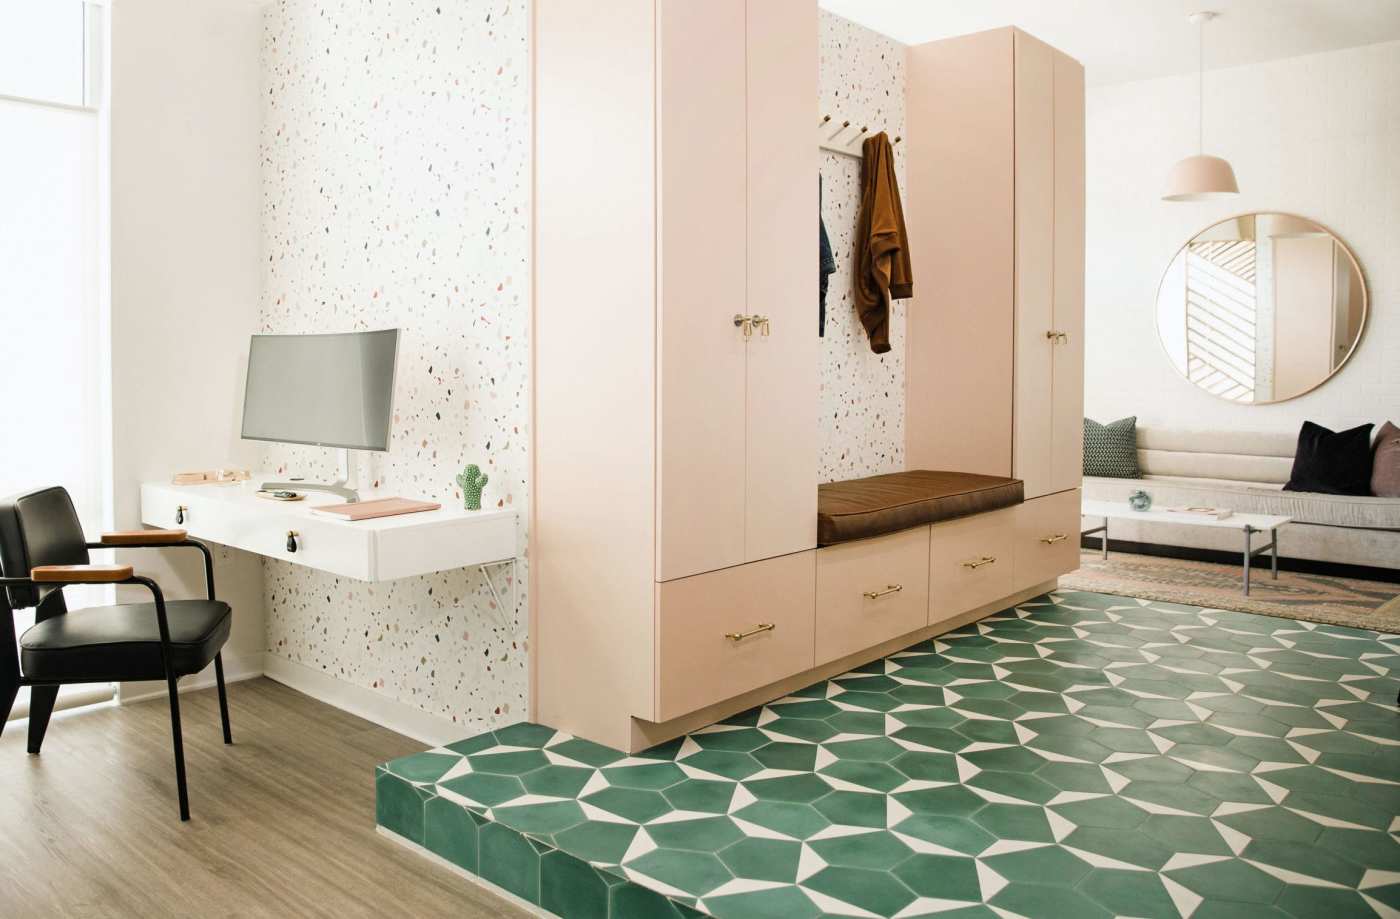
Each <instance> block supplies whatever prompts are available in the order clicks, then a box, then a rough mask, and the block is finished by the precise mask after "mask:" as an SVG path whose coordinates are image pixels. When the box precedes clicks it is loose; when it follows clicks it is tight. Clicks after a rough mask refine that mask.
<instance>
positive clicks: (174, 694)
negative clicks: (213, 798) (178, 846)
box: [166, 676, 190, 820]
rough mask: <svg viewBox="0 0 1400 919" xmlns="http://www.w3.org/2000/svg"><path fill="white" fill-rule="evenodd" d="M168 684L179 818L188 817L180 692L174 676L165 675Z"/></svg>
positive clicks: (188, 807) (186, 818) (188, 801)
mask: <svg viewBox="0 0 1400 919" xmlns="http://www.w3.org/2000/svg"><path fill="white" fill-rule="evenodd" d="M166 682H167V683H168V684H169V686H170V734H171V737H172V738H173V739H174V741H175V785H176V786H177V787H178V789H179V791H180V819H181V820H188V819H190V795H189V791H188V790H187V789H186V788H185V743H184V739H183V738H182V737H181V736H180V693H179V691H178V690H177V689H176V688H175V677H174V676H168V677H166Z"/></svg>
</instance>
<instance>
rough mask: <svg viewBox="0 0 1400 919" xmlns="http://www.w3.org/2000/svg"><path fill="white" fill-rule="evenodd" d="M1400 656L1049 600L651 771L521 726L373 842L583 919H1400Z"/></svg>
mask: <svg viewBox="0 0 1400 919" xmlns="http://www.w3.org/2000/svg"><path fill="white" fill-rule="evenodd" d="M1397 678H1400V636H1394V635H1377V634H1376V633H1373V632H1362V631H1357V630H1353V629H1344V628H1336V627H1331V626H1321V625H1313V624H1310V623H1303V622H1292V621H1289V620H1282V619H1273V618H1268V617H1263V616H1253V615H1248V614H1243V613H1233V612H1220V611H1211V610H1200V609H1197V608H1195V607H1186V606H1177V605H1174V604H1169V603H1158V602H1147V601H1138V600H1130V599H1125V598H1122V597H1110V596H1106V595H1102V594H1090V593H1074V592H1058V593H1055V594H1051V595H1049V596H1046V597H1041V598H1038V599H1036V600H1033V601H1030V602H1027V603H1024V604H1022V605H1021V606H1019V607H1017V608H1015V609H1014V610H1008V611H1006V612H1005V613H1002V614H999V615H997V616H994V617H991V618H988V619H984V620H982V621H981V622H980V623H977V624H976V625H975V626H971V627H968V628H967V629H964V630H963V631H960V632H957V633H954V634H950V635H946V636H943V637H942V638H939V639H937V640H934V641H930V642H925V643H923V644H920V645H916V646H914V647H912V648H910V649H908V650H907V651H904V652H901V653H899V654H895V655H893V656H891V657H889V658H886V659H884V660H881V661H877V662H875V663H873V664H871V665H869V666H867V667H863V668H861V669H859V670H857V671H854V672H852V673H849V674H846V675H844V676H841V677H838V678H836V679H833V680H830V681H826V682H823V683H819V684H817V685H815V686H812V687H810V688H808V689H806V690H803V691H802V692H799V693H797V694H795V695H793V696H790V697H787V698H785V699H782V700H779V701H777V702H774V703H772V704H770V705H766V706H763V707H762V708H759V709H754V710H752V711H749V712H746V713H744V714H742V715H740V716H737V717H735V718H731V719H729V720H728V721H725V722H723V723H722V724H718V725H715V726H713V727H711V728H708V729H706V730H703V731H699V732H697V733H695V734H692V735H690V736H688V737H685V738H682V739H680V740H677V741H674V742H672V743H668V744H665V745H663V746H661V747H658V748H656V749H653V750H651V751H648V752H646V753H644V754H641V755H637V756H626V755H625V754H622V753H619V752H617V751H615V750H611V749H608V748H605V747H600V746H598V745H596V744H593V743H589V742H587V741H584V740H579V739H576V738H571V737H569V736H567V735H565V734H562V733H559V732H556V731H554V730H552V729H551V728H548V727H543V726H540V725H535V724H517V725H513V726H511V727H507V728H503V729H501V730H498V731H495V732H492V733H489V734H483V735H481V736H479V737H473V738H471V739H469V740H464V741H461V742H459V743H454V744H450V745H448V746H446V747H442V748H438V749H435V750H430V751H428V752H425V753H419V754H416V755H414V756H409V757H405V758H403V759H398V760H394V761H393V762H390V763H386V764H384V765H382V766H380V767H379V768H378V770H377V772H376V777H375V782H376V788H377V794H378V813H377V819H378V823H379V826H380V828H381V829H382V830H383V831H386V832H389V833H392V834H396V835H397V836H399V837H402V838H403V839H406V840H408V841H411V842H413V843H416V844H418V845H421V846H423V847H425V848H426V849H428V850H429V851H431V852H433V853H436V854H437V855H439V856H441V857H442V858H444V859H446V860H447V861H449V862H451V863H452V864H454V865H456V866H459V867H460V868H462V869H464V870H466V871H467V872H470V873H472V874H474V875H477V876H479V877H480V878H482V879H485V880H486V881H488V882H490V883H492V884H494V885H496V886H498V887H499V888H502V889H504V890H506V891H508V892H510V893H511V894H513V895H515V896H516V897H519V898H520V899H522V900H524V901H526V902H527V903H529V904H535V905H537V906H538V907H539V908H543V909H544V910H547V911H549V912H552V913H555V914H558V915H560V916H565V917H570V919H572V917H609V919H645V917H652V916H658V917H679V916H693V915H713V916H719V917H794V919H801V917H811V916H818V915H842V916H900V917H904V916H923V915H933V914H938V915H946V916H959V917H961V916H994V915H1001V916H1011V915H1022V916H1030V917H1039V916H1066V917H1076V919H1079V917H1083V919H1091V917H1098V916H1103V917H1108V916H1115V915H1117V916H1154V917H1155V916H1165V917H1180V916H1191V917H1195V919H1208V917H1212V916H1230V917H1246V916H1249V917H1253V916H1285V915H1291V916H1296V917H1315V916H1328V917H1343V916H1370V915H1381V916H1400V713H1397V710H1396V690H1397Z"/></svg>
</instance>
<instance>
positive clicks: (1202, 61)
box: [1196, 16, 1206, 155]
mask: <svg viewBox="0 0 1400 919" xmlns="http://www.w3.org/2000/svg"><path fill="white" fill-rule="evenodd" d="M1196 29H1197V33H1196V36H1197V37H1196V152H1197V153H1199V154H1201V155H1204V154H1205V152H1206V18H1205V17H1204V16H1202V17H1201V20H1200V22H1199V23H1198V24H1197V26H1196Z"/></svg>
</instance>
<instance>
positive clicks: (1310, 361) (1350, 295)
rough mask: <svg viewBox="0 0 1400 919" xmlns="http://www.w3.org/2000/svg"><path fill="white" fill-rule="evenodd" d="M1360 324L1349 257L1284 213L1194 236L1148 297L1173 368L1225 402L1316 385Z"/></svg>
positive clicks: (1347, 350)
mask: <svg viewBox="0 0 1400 919" xmlns="http://www.w3.org/2000/svg"><path fill="white" fill-rule="evenodd" d="M1365 321H1366V290H1365V284H1364V281H1363V279H1362V277H1361V272H1360V269H1359V267H1358V266H1357V264H1356V261H1355V259H1354V258H1353V257H1352V255H1351V253H1350V252H1349V251H1348V250H1347V249H1346V247H1345V246H1344V245H1342V243H1341V242H1340V241H1339V240H1337V239H1336V238H1335V237H1334V236H1333V235H1332V234H1331V233H1329V232H1328V231H1327V230H1326V229H1324V228H1323V227H1321V226H1319V225H1318V224H1316V223H1313V222H1312V221H1309V220H1305V219H1303V218H1300V217H1294V216H1292V215H1288V214H1246V215H1243V216H1240V217H1233V218H1230V219H1229V220H1224V221H1221V222H1220V223H1217V224H1215V225H1213V226H1211V227H1208V228H1207V229H1205V230H1203V231H1202V232H1200V233H1198V234H1196V235H1195V236H1194V237H1192V238H1191V239H1190V240H1189V241H1188V242H1187V243H1186V245H1185V246H1183V247H1182V249H1181V251H1180V252H1178V253H1177V256H1176V257H1175V258H1174V259H1173V260H1172V262H1171V263H1170V264H1169V265H1168V266H1167V270H1166V271H1165V272H1164V274H1163V276H1162V281H1161V285H1160V287H1159V289H1158V295H1157V331H1158V335H1159V338H1160V339H1161V342H1162V347H1163V349H1164V350H1165V351H1166V353H1167V357H1168V359H1169V360H1170V361H1171V363H1172V365H1173V366H1174V367H1176V369H1177V370H1178V371H1179V372H1180V373H1181V374H1182V375H1183V376H1185V377H1186V378H1187V379H1188V380H1189V381H1190V382H1191V383H1193V384H1194V385H1196V386H1197V387H1199V388H1201V389H1203V390H1205V391H1206V392H1209V393H1211V394H1212V395H1215V396H1218V397H1220V398H1222V399H1227V400H1229V401H1232V402H1242V403H1265V402H1278V401H1282V400H1284V399H1292V398H1294V397H1296V396H1300V395H1302V394H1303V393H1305V392H1307V391H1309V390H1311V389H1314V388H1315V387H1317V386H1319V385H1320V384H1321V383H1323V382H1324V381H1326V380H1327V378H1328V377H1329V376H1331V375H1332V374H1333V373H1335V372H1336V371H1337V370H1338V369H1339V368H1340V367H1341V366H1342V364H1343V363H1345V362H1346V359H1347V358H1348V357H1349V356H1350V354H1351V352H1352V350H1353V349H1354V348H1355V346H1356V343H1357V341H1358V339H1359V338H1360V336H1361V331H1362V328H1363V327H1364V325H1365Z"/></svg>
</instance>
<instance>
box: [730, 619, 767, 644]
mask: <svg viewBox="0 0 1400 919" xmlns="http://www.w3.org/2000/svg"><path fill="white" fill-rule="evenodd" d="M776 628H777V626H776V625H774V624H773V623H771V622H760V623H759V624H758V625H756V626H754V627H753V628H751V629H749V630H748V631H747V632H725V633H724V637H725V638H728V639H729V640H730V641H743V640H744V639H745V638H749V637H751V636H753V635H757V634H758V633H759V632H771V631H773V630H774V629H776Z"/></svg>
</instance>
